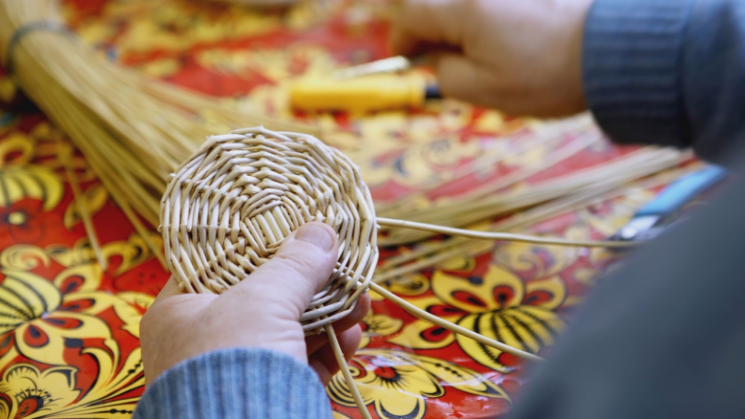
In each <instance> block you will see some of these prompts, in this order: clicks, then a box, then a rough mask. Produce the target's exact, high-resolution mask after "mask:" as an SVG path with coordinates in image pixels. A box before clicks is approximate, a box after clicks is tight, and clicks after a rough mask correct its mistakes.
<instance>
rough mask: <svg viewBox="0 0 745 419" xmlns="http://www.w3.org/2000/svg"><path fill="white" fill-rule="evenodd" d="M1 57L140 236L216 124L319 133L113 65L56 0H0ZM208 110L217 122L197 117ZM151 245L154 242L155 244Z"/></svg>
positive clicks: (155, 218) (220, 126) (309, 128)
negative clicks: (171, 181)
mask: <svg viewBox="0 0 745 419" xmlns="http://www.w3.org/2000/svg"><path fill="white" fill-rule="evenodd" d="M0 57H2V59H3V60H4V64H5V66H6V68H7V70H8V71H9V72H11V75H12V76H13V77H14V78H15V80H16V82H17V83H18V84H19V85H20V86H21V88H22V89H23V90H24V92H25V93H26V94H27V95H28V96H29V97H30V98H31V100H32V101H33V102H34V103H36V105H37V106H39V108H41V110H42V111H44V112H45V113H46V114H47V115H48V116H49V117H50V118H51V119H52V120H53V121H54V122H55V123H56V124H57V125H58V126H60V127H61V128H62V129H63V130H64V131H65V132H66V133H67V134H68V136H69V137H70V138H71V139H72V140H73V142H74V143H75V145H76V146H77V147H78V149H80V151H81V152H82V153H83V154H84V155H85V157H86V160H87V161H88V163H89V164H90V165H91V166H92V168H93V170H94V171H95V172H96V174H97V175H98V177H99V178H100V179H101V181H102V182H103V184H104V185H105V186H106V187H107V189H108V191H109V193H110V194H111V196H112V197H113V199H114V200H115V201H116V203H117V204H118V205H119V206H120V207H121V208H122V210H123V211H124V212H125V214H126V215H127V217H128V218H129V219H130V220H131V221H132V223H133V224H134V226H135V228H136V229H137V231H138V232H139V233H141V235H142V236H143V237H147V235H146V234H144V233H145V226H144V225H143V223H142V222H141V221H140V219H139V217H138V216H140V217H142V218H144V219H145V220H146V221H147V222H148V223H150V224H151V225H153V226H155V225H157V223H158V214H159V203H160V198H161V196H162V194H163V191H164V190H165V186H166V177H167V176H168V175H169V174H170V173H172V172H173V171H174V170H175V169H176V168H177V167H178V165H179V164H180V163H181V162H183V161H184V160H185V159H186V158H187V157H189V155H190V154H191V153H192V152H193V151H194V150H196V149H197V147H198V146H199V145H200V144H201V143H202V142H203V141H204V139H205V137H207V136H208V135H210V134H211V133H212V132H214V130H215V129H217V128H219V129H226V128H236V127H241V126H246V124H251V125H269V126H272V127H274V128H279V129H293V130H301V131H304V132H314V129H313V128H312V127H309V126H305V125H302V124H295V123H291V122H287V121H282V120H278V119H274V118H270V117H268V116H265V115H262V114H260V113H246V112H240V113H238V112H236V111H234V110H231V109H226V108H225V107H223V106H222V105H219V104H218V102H217V101H216V100H214V99H212V98H209V97H207V96H204V95H200V94H197V93H194V92H190V91H186V90H183V89H181V88H178V87H175V86H171V85H167V84H165V83H163V82H161V81H158V80H155V79H151V78H148V77H146V76H144V75H142V74H140V73H138V72H136V71H134V70H131V69H127V68H124V67H121V66H118V65H116V64H114V63H111V62H108V61H106V60H105V59H103V58H102V57H100V56H99V55H98V54H96V52H95V51H93V50H91V49H90V48H89V47H88V46H86V45H84V44H83V43H82V42H81V41H80V40H79V39H78V38H77V37H76V36H75V35H74V34H73V33H72V32H70V31H68V30H67V29H66V27H65V23H64V21H63V19H62V17H61V13H60V8H59V4H58V0H22V1H20V0H1V1H0ZM207 114H210V116H211V119H214V120H216V121H217V122H216V124H218V125H219V127H215V126H213V127H208V124H207V123H206V122H205V120H204V119H202V118H200V116H202V117H203V116H205V115H207ZM151 245H152V243H151Z"/></svg>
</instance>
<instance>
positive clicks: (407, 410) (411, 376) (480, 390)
mask: <svg viewBox="0 0 745 419" xmlns="http://www.w3.org/2000/svg"><path fill="white" fill-rule="evenodd" d="M350 371H351V372H352V376H353V377H354V381H355V383H356V384H357V387H358V388H359V390H360V394H361V395H362V399H363V400H364V402H365V404H366V405H372V406H373V407H374V409H375V412H376V413H377V414H378V416H379V417H381V418H383V419H398V418H407V419H421V418H423V417H425V415H426V414H427V403H426V401H427V400H428V399H437V398H441V397H443V396H445V394H446V393H447V392H449V391H454V390H458V391H461V392H465V393H468V394H473V395H477V396H481V397H484V398H488V399H495V400H501V401H506V402H509V400H510V399H509V396H508V395H507V393H505V392H504V390H502V389H501V388H500V387H499V386H497V385H496V384H494V383H493V382H491V381H490V380H489V379H488V378H487V377H485V376H482V375H480V374H478V373H476V372H475V371H473V370H470V369H467V368H463V367H461V366H459V365H456V364H454V363H451V362H447V361H444V360H441V359H438V358H432V357H428V356H424V355H415V354H410V353H407V352H400V351H391V350H376V349H362V350H360V351H359V352H358V353H357V355H356V356H355V357H354V359H353V360H352V362H351V364H350ZM327 392H328V394H329V396H330V397H331V399H332V400H333V401H335V402H337V403H339V404H341V405H343V406H354V399H353V398H352V394H351V392H350V391H349V388H348V387H347V384H346V382H345V381H344V379H343V378H342V377H341V375H339V374H337V375H336V376H334V378H333V379H332V381H331V383H330V384H329V386H328V388H327Z"/></svg>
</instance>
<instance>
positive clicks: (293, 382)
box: [133, 349, 331, 419]
mask: <svg viewBox="0 0 745 419" xmlns="http://www.w3.org/2000/svg"><path fill="white" fill-rule="evenodd" d="M288 417H293V418H294V417H298V418H307V419H320V418H323V419H330V418H331V407H330V404H329V400H328V397H327V396H326V393H325V391H324V388H323V386H322V385H321V382H320V380H319V379H318V376H317V375H316V373H315V372H314V371H313V370H312V369H311V368H310V367H308V366H307V365H304V364H302V363H300V362H298V361H296V360H295V359H294V358H292V357H290V356H288V355H285V354H281V353H277V352H272V351H268V350H265V349H231V350H223V351H216V352H210V353H207V354H205V355H202V356H199V357H196V358H193V359H190V360H188V361H185V362H183V363H181V364H178V365H176V366H175V367H173V368H171V369H170V370H168V371H167V372H166V373H165V374H163V375H162V376H161V377H158V379H157V380H155V382H153V383H152V384H151V385H150V386H149V387H148V389H147V391H146V392H145V394H144V396H143V397H142V399H141V400H140V403H139V404H138V406H137V409H136V410H135V414H134V418H133V419H156V418H157V419H164V418H179V419H213V418H214V419H218V418H219V419H226V418H235V419H238V418H241V419H248V418H262V419H264V418H266V419H275V418H276V419H286V418H288Z"/></svg>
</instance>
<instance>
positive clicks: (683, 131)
mask: <svg viewBox="0 0 745 419" xmlns="http://www.w3.org/2000/svg"><path fill="white" fill-rule="evenodd" d="M583 73H584V74H583V79H584V89H585V97H586V100H587V104H588V106H589V107H590V110H591V111H592V112H593V114H594V115H595V118H596V119H597V121H598V123H599V124H600V126H601V127H602V128H603V130H604V131H606V132H607V133H608V134H609V135H610V136H611V138H613V139H614V140H615V141H618V142H622V143H645V144H659V145H670V146H677V147H693V148H694V150H695V151H696V152H697V153H698V154H699V155H700V156H702V157H704V158H708V159H712V160H717V161H721V160H723V159H725V158H726V157H727V155H729V154H732V153H731V152H732V151H733V149H734V148H739V146H740V145H739V143H742V142H743V136H744V134H745V4H744V3H743V2H740V1H737V0H622V1H621V0H597V1H596V2H595V4H594V5H593V7H592V8H591V10H590V12H589V14H588V16H587V19H586V24H585V35H584V45H583Z"/></svg>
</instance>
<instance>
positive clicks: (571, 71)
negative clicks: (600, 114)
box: [391, 0, 592, 116]
mask: <svg viewBox="0 0 745 419" xmlns="http://www.w3.org/2000/svg"><path fill="white" fill-rule="evenodd" d="M591 3H592V0H408V1H405V2H404V4H403V6H402V9H401V11H400V13H399V14H398V16H399V17H398V20H397V22H396V24H395V25H394V27H393V31H392V34H391V46H392V49H393V52H394V53H395V54H401V55H407V56H415V55H419V54H423V53H434V54H433V57H434V65H435V69H436V72H437V76H438V79H439V83H440V88H441V90H442V93H443V95H444V96H446V97H453V98H456V99H461V100H465V101H468V102H472V103H475V104H478V105H482V106H487V107H491V108H496V109H499V110H502V111H505V112H507V113H510V114H515V115H533V116H564V115H569V114H573V113H577V112H581V111H583V110H584V109H585V108H586V105H585V101H584V95H583V90H582V68H581V54H582V32H583V28H584V20H585V16H586V15H587V11H588V10H589V7H590V5H591Z"/></svg>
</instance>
